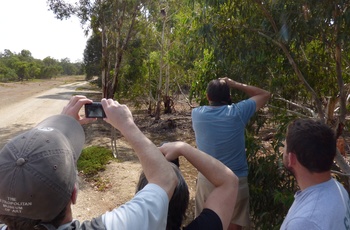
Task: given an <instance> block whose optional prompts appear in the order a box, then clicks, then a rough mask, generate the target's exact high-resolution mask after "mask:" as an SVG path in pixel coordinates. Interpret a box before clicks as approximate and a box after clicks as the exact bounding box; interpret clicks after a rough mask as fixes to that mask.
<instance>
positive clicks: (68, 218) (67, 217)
mask: <svg viewBox="0 0 350 230" xmlns="http://www.w3.org/2000/svg"><path fill="white" fill-rule="evenodd" d="M66 210H67V211H66V215H65V217H64V219H63V220H62V222H61V224H60V225H64V224H67V223H70V222H72V221H73V212H72V207H71V205H70V204H69V206H68V207H67V209H66Z"/></svg>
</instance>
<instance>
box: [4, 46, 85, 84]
mask: <svg viewBox="0 0 350 230" xmlns="http://www.w3.org/2000/svg"><path fill="white" fill-rule="evenodd" d="M82 73H83V72H82V68H81V63H71V62H70V60H69V59H68V58H65V59H62V60H61V61H58V60H56V59H53V58H51V57H46V58H45V59H43V60H39V59H35V58H33V57H32V55H31V53H30V51H29V50H22V51H21V52H20V53H18V54H16V53H12V52H11V51H10V50H4V52H3V53H1V52H0V81H2V82H6V81H17V80H22V81H23V80H29V79H45V78H46V79H50V78H52V77H56V76H58V75H60V74H62V75H81V74H82Z"/></svg>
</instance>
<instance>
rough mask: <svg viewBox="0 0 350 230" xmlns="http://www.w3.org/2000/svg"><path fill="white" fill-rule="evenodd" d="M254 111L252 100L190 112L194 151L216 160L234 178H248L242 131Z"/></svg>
mask: <svg viewBox="0 0 350 230" xmlns="http://www.w3.org/2000/svg"><path fill="white" fill-rule="evenodd" d="M255 110H256V103H255V101H254V100H252V99H248V100H243V101H241V102H239V103H237V104H232V105H224V106H200V107H197V108H195V109H193V110H192V126H193V129H194V132H195V136H196V144H197V148H198V149H199V150H201V151H203V152H205V153H207V154H209V155H211V156H213V157H214V158H216V159H218V160H220V161H221V162H222V163H224V164H225V165H226V166H227V167H228V168H230V169H231V170H232V171H233V172H234V173H235V174H236V175H237V176H238V177H245V176H248V164H247V157H246V151H245V138H244V131H245V126H246V124H247V123H248V121H249V119H250V118H251V117H252V116H253V115H254V113H255Z"/></svg>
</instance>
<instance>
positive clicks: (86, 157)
mask: <svg viewBox="0 0 350 230" xmlns="http://www.w3.org/2000/svg"><path fill="white" fill-rule="evenodd" d="M112 156H113V154H112V151H111V150H110V149H106V148H104V147H99V146H90V147H87V148H85V149H83V151H82V153H81V155H80V158H79V160H78V171H79V172H81V173H83V174H84V175H85V176H86V177H93V176H95V175H96V174H97V173H98V172H100V171H103V170H105V169H106V164H107V163H108V162H109V161H110V160H112V159H113V157H112Z"/></svg>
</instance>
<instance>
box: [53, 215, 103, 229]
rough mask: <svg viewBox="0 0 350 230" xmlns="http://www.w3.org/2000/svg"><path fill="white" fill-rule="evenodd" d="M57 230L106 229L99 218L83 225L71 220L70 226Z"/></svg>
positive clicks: (100, 217)
mask: <svg viewBox="0 0 350 230" xmlns="http://www.w3.org/2000/svg"><path fill="white" fill-rule="evenodd" d="M58 230H106V227H105V225H104V223H103V221H102V216H99V217H97V218H93V219H92V220H87V221H84V222H83V223H80V221H79V220H73V221H72V222H71V223H70V224H67V225H63V226H60V227H59V228H58Z"/></svg>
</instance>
